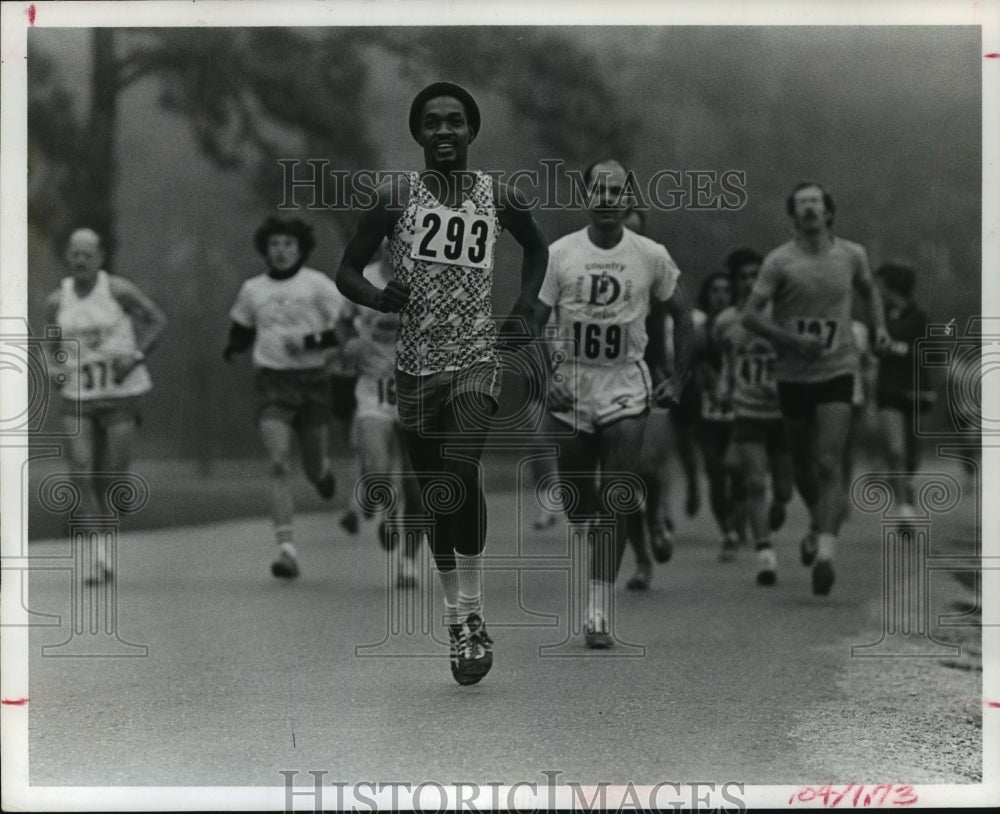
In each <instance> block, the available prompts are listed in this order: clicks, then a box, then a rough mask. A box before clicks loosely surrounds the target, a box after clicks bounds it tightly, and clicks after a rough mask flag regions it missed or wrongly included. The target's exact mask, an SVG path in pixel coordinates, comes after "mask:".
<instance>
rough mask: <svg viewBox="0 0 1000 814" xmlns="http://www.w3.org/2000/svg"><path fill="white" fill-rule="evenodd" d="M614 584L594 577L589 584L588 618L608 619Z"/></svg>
mask: <svg viewBox="0 0 1000 814" xmlns="http://www.w3.org/2000/svg"><path fill="white" fill-rule="evenodd" d="M611 590H613V589H612V586H611V584H610V583H608V582H605V581H604V580H603V579H592V580H590V582H589V583H588V585H587V618H588V619H596V618H601V619H607V618H608V615H609V609H608V604H609V599H610V594H611Z"/></svg>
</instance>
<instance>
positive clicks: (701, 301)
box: [698, 271, 732, 314]
mask: <svg viewBox="0 0 1000 814" xmlns="http://www.w3.org/2000/svg"><path fill="white" fill-rule="evenodd" d="M716 280H725V281H726V283H727V284H729V286H730V289H729V299H730V301H732V283H731V282H730V281H729V275H728V274H727V273H726V272H724V271H713V272H712V273H711V274H709V275H708V276H707V277H706V278H705V279H704V280H703V281H702V283H701V288H699V289H698V307H699V308H700V309H701V310H702V311H704V312H705V313H706V314H707V313H708V292H709V290H710V289H711V288H712V284H713V283H714V282H715V281H716Z"/></svg>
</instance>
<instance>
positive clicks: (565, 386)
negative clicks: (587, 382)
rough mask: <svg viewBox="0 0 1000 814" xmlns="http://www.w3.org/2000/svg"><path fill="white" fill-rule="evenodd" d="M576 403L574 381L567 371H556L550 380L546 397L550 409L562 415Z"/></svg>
mask: <svg viewBox="0 0 1000 814" xmlns="http://www.w3.org/2000/svg"><path fill="white" fill-rule="evenodd" d="M575 401H576V395H575V393H574V392H573V382H572V380H571V379H570V377H569V376H568V375H567V372H566V371H562V372H560V371H558V370H556V372H555V373H553V374H552V377H551V378H550V379H549V392H548V395H547V397H546V404H547V406H548V409H549V410H551V411H553V412H556V413H560V412H563V411H565V410H568V409H569V408H570V407H572V406H573V403H574V402H575Z"/></svg>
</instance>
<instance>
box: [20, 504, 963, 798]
mask: <svg viewBox="0 0 1000 814" xmlns="http://www.w3.org/2000/svg"><path fill="white" fill-rule="evenodd" d="M974 512H975V507H974V505H973V504H972V501H971V499H966V500H964V501H963V503H962V504H961V505H960V506H959V507H958V508H957V509H956V510H955V511H953V512H952V513H950V514H949V515H948V516H946V517H943V518H939V519H938V520H937V521H936V522H935V525H934V527H933V534H935V535H938V537H939V538H940V539H941V540H943V539H945V538H946V537H947V538H948V539H949V540H950V541H954V540H955V539H956V538H960V537H962V535H968V534H969V532H970V529H971V528H972V526H973V523H974ZM490 523H491V531H490V544H489V553H490V554H491V555H492V556H493V557H501V556H508V557H510V558H511V559H510V560H507V561H505V564H506V565H508V566H513V565H518V564H520V565H521V566H522V570H521V571H520V572H517V571H514V570H494V571H491V573H490V574H489V575H488V576H487V583H486V601H487V612H486V618H487V623H488V624H489V626H490V627H491V630H492V633H493V635H494V638H495V641H496V663H495V667H494V669H493V671H492V672H491V673H490V675H489V676H488V677H487V679H486V680H484V681H483V683H482V684H480V685H478V686H474V687H466V688H463V687H459V686H457V685H456V684H455V683H454V682H453V680H452V678H451V676H450V673H449V669H448V663H447V650H446V648H445V646H444V645H443V644H437V643H435V642H434V641H433V639H432V637H431V636H427V635H421V634H420V631H419V627H420V619H419V618H417V617H419V613H420V612H421V609H423V611H425V612H426V609H427V607H428V606H427V605H426V604H425V603H426V602H427V601H428V599H430V601H433V602H434V603H435V604H434V606H433V609H434V611H435V612H436V613H439V612H440V604H439V603H440V596H439V594H438V592H437V590H436V589H437V586H436V585H434V588H435V590H434V596H433V597H429V595H428V594H427V593H426V587H427V584H426V583H425V585H424V588H423V589H422V590H421V591H418V592H411V593H408V594H406V595H405V597H408V598H409V601H411V602H413V603H414V605H413V607H414V608H415V609H416V610H415V611H413V612H411V614H410V615H409V617H408V618H410V619H411V620H413V619H414V618H416V621H415V622H414V624H415V625H416V626H417V628H418V629H417V632H416V634H415V635H413V636H406V635H397V636H387V631H388V630H389V628H390V624H389V621H388V620H387V614H390V612H393V611H394V601H393V602H390V600H389V597H390V595H394V596H396V597H399V596H400V595H398V594H396V592H395V590H394V589H393V590H388V589H387V585H386V582H387V573H386V569H387V565H386V559H385V555H384V554H383V553H382V552H381V550H380V549H379V547H378V545H377V543H376V542H375V540H374V536H373V529H371V528H369V529H367V530H364V531H363V533H362V535H361V536H359V537H356V538H350V537H348V536H347V535H346V534H345V533H344V532H343V531H342V530H341V529H340V528H339V527H338V526H337V525H336V522H335V515H330V514H324V513H318V514H309V515H305V516H302V517H300V518H298V520H297V547H298V549H299V554H300V562H301V565H302V569H303V574H302V576H301V578H300V579H298V580H297V581H295V582H293V583H284V582H278V581H276V580H275V579H273V578H272V577H271V576H270V573H269V569H268V564H269V562H270V558H271V556H272V554H273V550H272V546H273V543H271V542H270V539H269V538H270V532H269V528H268V524H267V521H266V520H264V519H252V520H242V521H232V522H223V523H217V524H210V525H203V526H198V527H192V528H184V529H176V530H160V531H141V532H139V531H133V532H129V533H127V534H123V535H122V540H121V548H120V553H119V569H118V580H117V582H116V591H117V593H116V601H117V608H118V617H117V624H116V629H117V634H118V637H119V638H120V639H121V640H122V641H123V642H127V643H132V644H136V645H145V646H146V647H147V648H148V652H147V653H146V655H145V657H138V658H61V657H58V655H57V653H59V652H68V651H69V649H71V648H69V647H67V648H63V649H62V650H61V651H59V650H56V651H48V653H47V654H46V655H45V656H43V655H42V652H41V648H42V647H43V646H45V645H59V644H60V643H63V642H64V641H66V640H67V638H68V637H69V629H70V624H71V620H72V619H73V610H72V603H73V596H74V595H73V593H72V592H71V589H70V578H69V573H70V572H68V571H47V572H42V571H39V572H35V573H33V574H32V576H31V582H30V602H29V606H30V608H31V610H32V611H35V612H42V613H48V614H57V615H59V617H60V624H59V626H58V627H50V628H42V627H39V628H34V629H33V630H32V634H31V637H30V670H31V674H30V699H31V700H30V755H29V757H30V777H31V782H32V784H33V785H129V786H147V785H153V786H159V785H184V786H231V785H232V786H258V785H265V786H278V785H281V783H282V782H283V781H282V778H281V776H280V775H279V774H278V772H279V771H281V770H296V771H298V772H300V773H302V774H301V776H302V778H304V779H303V780H301V782H311V781H310V780H309V777H308V775H306V774H305V773H306V772H308V771H310V770H318V771H324V770H325V771H327V772H328V775H327V781H328V782H329V781H331V780H334V779H336V780H342V781H346V782H359V781H400V782H404V781H409V782H414V783H417V782H420V781H421V780H428V779H430V780H435V781H438V782H442V783H450V782H456V781H470V782H475V781H478V782H488V781H503V782H508V783H512V782H515V781H517V780H523V781H529V782H532V781H533V782H542V781H543V780H544V777H543V776H542V775H541V772H542V771H557V772H561V773H562V774H561V776H560V777H561V781H566V780H577V781H580V782H583V781H587V780H591V781H593V780H595V779H596V778H600V779H602V780H606V781H608V782H610V783H616V784H623V783H627V782H632V783H635V784H640V783H642V784H652V783H656V782H659V781H663V780H682V781H688V782H690V781H693V780H715V781H719V782H723V781H740V782H746V783H749V784H802V783H806V782H838V783H847V782H858V783H864V782H876V781H880V780H881V781H893V782H901V783H932V782H941V783H973V782H976V781H977V780H978V779H979V776H980V772H981V769H982V752H981V748H982V747H981V723H982V710H983V704H982V674H981V672H978V671H977V670H976V669H975V665H973V669H965V670H956V669H949V668H948V667H946V666H944V664H943V663H942V662H943V661H945V659H943V658H940V657H935V658H920V659H905V660H904V659H859V658H851V650H850V647H851V645H852V644H866V643H871V642H874V641H877V640H878V639H879V636H880V630H881V626H882V621H881V619H882V612H881V605H882V587H881V578H882V565H881V557H882V548H881V545H880V542H879V540H880V531H879V528H878V524H877V520H876V519H874V518H873V517H872V516H870V515H862V514H859V513H855V514H854V516H853V517H852V518H851V520H850V521H849V522H848V524H847V526H846V527H845V531H844V541H843V543H842V545H841V548H840V554H839V560H838V565H837V582H836V584H835V586H834V589H833V592H832V594H831V595H830V596H829V597H826V598H816V597H813V596H812V595H811V593H810V588H809V573H808V571H807V570H806V569H804V568H802V567H801V566H800V565H799V564H798V554H797V550H796V543H797V537H798V533H799V530H800V529H801V528H802V523H803V514H802V512H801V510H800V509H799V508H798V507H793V510H792V511H791V512H790V516H789V522H788V524H787V525H786V527H785V529H784V530H783V532H782V533H780V534H779V537H778V540H779V546H780V547H779V563H780V565H779V568H780V570H779V580H778V584H777V585H776V586H774V587H773V588H761V587H758V586H757V585H756V584H755V582H754V579H753V575H754V570H753V554H752V552H751V551H749V550H743V551H742V552H741V555H740V558H739V560H738V561H737V562H735V563H730V564H722V563H719V562H718V561H717V557H716V555H717V545H716V542H715V540H716V537H715V532H714V529H713V527H712V525H711V523H710V521H709V519H708V517H707V513H706V512H705V511H703V513H702V515H701V516H700V517H698V518H696V519H695V520H692V521H686V522H683V523H681V524H680V525H681V528H680V530H679V534H678V544H677V549H676V553H675V556H674V559H673V560H672V561H671V562H670V563H669V564H668V565H666V566H658V567H657V571H656V573H655V576H654V581H653V586H652V588H651V590H650V591H648V592H646V593H644V594H636V593H632V592H629V591H626V590H624V588H623V587H620V588H619V591H618V594H617V601H618V609H619V627H618V631H617V635H618V637H619V639H620V642H619V644H618V646H617V647H615V648H614V649H613V650H611V651H608V653H606V654H600V653H596V654H595V653H593V652H592V651H587V650H585V649H584V647H583V643H582V639H581V637H579V636H574V635H572V631H571V630H570V626H571V618H572V617H573V613H572V609H571V607H570V605H571V603H570V602H569V599H568V592H567V583H568V581H569V574H568V571H567V569H568V567H569V563H570V561H571V558H569V557H567V555H566V552H567V547H568V544H567V542H566V539H565V538H566V531H565V527H564V526H563V525H562V524H561V523H560V524H559V525H557V526H556V527H553V528H552V529H550V530H548V531H546V532H543V533H540V534H539V533H536V532H532V531H530V530H529V528H528V524H527V520H524V519H521V518H519V516H518V510H517V500H516V499H515V494H514V493H513V492H510V491H507V492H502V491H495V492H494V493H493V494H492V495H491V496H490ZM519 537H520V538H522V539H523V543H522V549H521V552H520V554H519V553H518V548H517V545H518V544H517V540H518V538H519ZM68 550H69V544H68V543H67V542H64V541H54V540H50V541H42V542H38V543H33V544H32V546H31V554H32V556H44V557H50V556H59V555H64V554H66V553H67V552H68ZM527 555H531V556H538V557H543V558H544V557H548V559H541V560H538V561H536V566H540V565H544V564H548V565H549V566H550V567H551V570H541V568H540V567H536V568H534V569H533V570H532V569H531V568H530V567H529V563H528V561H527V560H526V559H525V557H526V556H527ZM497 564H498V565H499V564H500V561H499V560H498V561H497ZM631 569H632V561H631V555H630V554H627V555H626V561H625V564H624V566H623V579H622V580H621V581H620V582H621V583H622V584H623V583H624V578H627V577H628V576H629V575H630V574H631ZM931 582H932V591H931V592H930V595H929V596H928V601H929V602H930V603H931V612H932V614H931V615H932V618H936V617H937V615H938V614H939V613H944V612H954V608H953V607H951V605H950V604H949V603H951V602H953V601H954V598H955V592H954V591H953V590H952V588H953V587H954V586H955V585H957V583H955V582H954V580H952V579H951V578H950V577H949V576H948V575H934V576H933V577H932V580H931ZM431 584H433V583H431ZM959 587H960V586H959ZM5 590H6V585H5ZM91 590H92V591H93V589H91ZM99 596H100V595H99V594H96V595H95V594H87V595H85V596H82V597H77V605H76V608H77V616H78V617H80V616H82V615H86V614H87V613H91V612H93V611H94V608H95V607H96V606H95V603H96V602H97V601H98V597H99ZM403 618H404V619H405V618H406V615H405V614H404V615H403ZM402 633H403V634H405V626H404V630H403V631H402ZM437 635H438V636H439V637H440V635H441V634H440V633H438V634H437ZM567 638H568V641H564V640H566V639H567ZM965 638H966V640H967V641H966V650H965V656H963V657H964V658H967V657H968V652H969V651H968V647H969V646H972V647H973V648H974V647H975V646H976V644H977V642H978V633H972V634H968V633H967V634H966V636H965ZM71 643H72V644H73V645H75V646H79V647H80V648H82V649H83V652H85V651H86V649H87V648H93V647H96V646H98V645H97V644H96V643H97V637H93V636H88V635H87V634H86V633H84V634H82V635H78V636H76V637H75V638H74V639H72V640H71ZM560 643H562V644H560ZM112 645H113V647H112V649H115V648H120V652H121V653H124V652H126V648H125V645H124V644H122V643H120V642H119V643H115V642H112ZM112 645H108V644H107V641H105V643H104V644H103V645H100V646H109V647H111V646H112ZM632 645H635V646H632ZM366 646H367V647H366ZM359 647H360V648H361V650H358V648H359ZM916 647H917V649H918V650H919V649H921V647H920V642H919V641H918V642H917V644H916ZM406 655H408V656H409V657H404V656H406Z"/></svg>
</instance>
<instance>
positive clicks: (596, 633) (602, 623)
mask: <svg viewBox="0 0 1000 814" xmlns="http://www.w3.org/2000/svg"><path fill="white" fill-rule="evenodd" d="M583 639H584V643H585V644H586V645H587V647H589V648H590V649H591V650H607V649H608V648H609V647H611V645H612V644H613V643H614V640H613V639H612V638H611V634H610V633H608V623H607V620H606V619H588V620H587V624H586V625H585V627H584V629H583Z"/></svg>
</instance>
